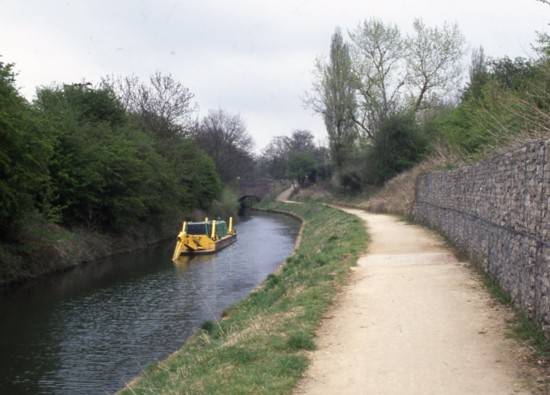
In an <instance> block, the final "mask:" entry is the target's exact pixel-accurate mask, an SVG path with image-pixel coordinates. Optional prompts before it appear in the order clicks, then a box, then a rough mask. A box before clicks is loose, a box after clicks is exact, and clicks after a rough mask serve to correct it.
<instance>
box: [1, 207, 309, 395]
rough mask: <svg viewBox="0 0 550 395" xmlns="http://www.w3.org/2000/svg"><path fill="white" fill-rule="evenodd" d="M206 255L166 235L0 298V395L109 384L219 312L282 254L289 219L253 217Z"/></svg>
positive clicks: (290, 238)
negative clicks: (186, 254)
mask: <svg viewBox="0 0 550 395" xmlns="http://www.w3.org/2000/svg"><path fill="white" fill-rule="evenodd" d="M238 231H239V235H238V240H237V242H236V243H235V244H233V245H231V246H229V247H227V248H226V249H224V250H222V251H220V252H219V253H218V254H216V255H211V256H200V257H194V258H184V259H182V260H180V261H179V262H178V263H177V264H176V265H174V264H172V263H171V261H170V259H171V255H172V248H173V242H172V241H170V242H166V243H162V244H159V245H157V246H155V247H152V248H150V249H148V250H145V251H140V252H137V253H132V254H125V255H120V256H117V257H114V258H111V259H108V260H106V261H104V262H100V263H97V264H90V265H84V266H81V267H79V268H77V269H75V270H73V271H70V272H68V273H64V274H60V275H55V276H51V277H48V278H47V279H45V280H43V281H40V282H39V283H35V284H31V285H29V286H27V287H24V288H20V289H18V290H17V291H16V292H12V293H9V294H6V295H3V296H1V297H0V317H1V321H0V322H1V324H0V371H1V372H2V374H1V375H0V394H18V393H33V394H35V393H44V394H46V393H47V394H51V393H56V394H76V393H78V394H82V393H89V394H98V393H110V392H114V391H116V390H117V389H119V388H120V387H122V386H123V385H124V383H126V382H127V381H128V380H130V379H131V378H132V377H134V376H135V375H136V374H138V373H139V372H140V371H141V370H142V369H143V368H144V367H145V366H147V365H148V364H150V363H151V362H153V361H155V360H158V359H161V358H163V357H165V356H167V355H168V354H169V353H171V352H173V351H175V350H176V349H178V348H179V347H180V346H181V345H182V344H183V342H184V341H185V339H186V338H187V337H188V336H189V335H190V334H192V333H193V331H194V330H195V329H196V328H197V327H198V326H200V324H201V323H202V322H203V321H205V320H207V319H217V318H219V316H220V314H221V312H222V311H223V310H224V309H225V308H227V307H228V306H229V305H231V304H233V303H235V302H236V301H238V300H239V299H242V298H243V297H244V296H245V295H247V294H248V293H249V292H250V291H251V290H252V289H253V288H254V287H255V286H257V285H258V284H259V283H260V282H261V281H263V279H264V278H265V277H266V276H267V275H268V274H269V273H271V272H272V271H274V270H275V268H276V267H277V265H278V264H279V263H281V262H282V261H283V260H284V259H285V258H286V257H287V256H288V255H289V254H290V252H291V250H292V246H293V244H294V239H295V237H296V235H297V232H298V224H297V223H296V222H295V221H294V220H293V219H290V218H287V217H283V216H276V215H266V214H261V215H256V216H253V217H250V218H248V219H246V220H243V221H242V222H241V223H240V224H239V226H238Z"/></svg>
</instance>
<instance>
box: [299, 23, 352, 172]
mask: <svg viewBox="0 0 550 395" xmlns="http://www.w3.org/2000/svg"><path fill="white" fill-rule="evenodd" d="M316 72H317V76H316V81H315V83H314V86H313V94H312V96H311V97H310V98H309V102H308V103H309V105H310V106H311V107H312V108H313V109H314V110H315V111H316V112H318V113H320V114H321V115H322V116H323V120H324V122H325V127H326V129H327V133H328V138H329V147H330V155H331V159H332V162H333V166H334V168H335V170H336V171H337V172H338V171H340V170H341V169H342V168H343V166H344V165H345V163H346V160H347V156H346V151H347V150H349V148H350V147H351V146H353V144H354V143H355V141H356V139H357V129H356V126H355V123H354V112H355V110H356V107H357V105H356V100H355V89H354V84H355V82H354V76H353V69H352V62H351V57H350V50H349V47H348V44H346V43H345V42H344V38H343V37H342V33H341V32H340V30H339V29H336V31H335V32H334V34H333V35H332V38H331V44H330V57H329V60H328V62H326V63H325V62H322V61H317V64H316Z"/></svg>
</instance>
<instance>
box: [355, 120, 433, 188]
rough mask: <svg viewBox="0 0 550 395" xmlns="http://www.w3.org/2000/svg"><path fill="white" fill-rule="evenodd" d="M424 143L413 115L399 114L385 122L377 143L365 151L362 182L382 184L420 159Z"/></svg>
mask: <svg viewBox="0 0 550 395" xmlns="http://www.w3.org/2000/svg"><path fill="white" fill-rule="evenodd" d="M427 146H428V144H427V141H426V139H425V138H424V136H423V135H422V132H421V130H420V128H419V126H418V124H417V122H416V119H415V116H414V114H413V113H401V114H396V115H393V116H392V117H390V118H388V119H387V120H386V121H385V122H384V123H383V124H382V127H381V128H380V131H379V133H378V136H377V139H376V140H375V141H374V143H373V144H372V145H371V146H369V147H368V149H367V157H366V164H367V169H366V181H367V182H368V183H369V184H382V183H384V182H385V181H386V180H388V179H390V178H391V177H393V176H395V175H396V174H398V173H400V172H402V171H403V170H406V169H408V168H410V167H412V166H413V165H414V164H415V163H417V162H418V161H419V160H420V159H422V157H423V155H424V153H425V152H426V149H427Z"/></svg>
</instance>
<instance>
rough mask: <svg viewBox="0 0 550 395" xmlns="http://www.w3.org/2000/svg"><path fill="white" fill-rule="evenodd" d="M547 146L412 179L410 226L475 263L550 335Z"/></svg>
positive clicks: (536, 143) (527, 147)
mask: <svg viewBox="0 0 550 395" xmlns="http://www.w3.org/2000/svg"><path fill="white" fill-rule="evenodd" d="M549 187H550V140H539V141H534V142H530V143H529V144H526V145H524V146H522V147H520V148H518V149H515V150H513V151H510V152H508V153H505V154H502V155H499V156H496V157H494V158H492V159H489V160H486V161H483V162H480V163H477V164H475V165H472V166H466V167H462V168H459V169H456V170H452V171H442V172H433V173H429V174H424V175H421V176H420V177H418V179H417V185H416V201H415V207H414V216H415V218H416V219H417V220H418V221H419V222H421V223H424V224H426V225H428V226H430V227H432V228H435V229H437V230H439V231H441V232H442V233H443V234H445V235H446V236H447V237H448V238H449V239H450V240H451V241H452V242H453V243H454V244H455V245H456V246H457V247H459V248H460V249H461V250H463V251H465V252H467V253H468V254H469V255H470V258H472V259H473V260H475V261H477V262H479V263H480V265H481V266H482V268H483V269H484V270H485V271H486V272H487V273H489V274H490V275H491V276H492V277H493V278H494V279H495V280H496V281H497V282H498V283H499V284H500V285H501V287H502V288H503V289H504V290H505V291H507V292H508V293H509V294H510V295H511V296H512V300H513V301H514V303H515V304H516V305H517V306H518V307H519V308H520V309H522V310H523V311H525V312H526V313H527V314H528V315H529V316H530V317H532V318H534V319H535V320H536V321H537V322H539V323H540V325H541V326H542V327H543V329H544V330H545V332H546V333H547V334H550V195H549V192H550V191H549V189H550V188H549Z"/></svg>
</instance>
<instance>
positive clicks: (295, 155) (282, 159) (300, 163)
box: [259, 130, 329, 183]
mask: <svg viewBox="0 0 550 395" xmlns="http://www.w3.org/2000/svg"><path fill="white" fill-rule="evenodd" d="M259 162H260V167H261V168H262V170H263V171H264V172H265V173H267V174H269V175H270V176H271V177H273V178H274V179H276V180H285V179H292V180H295V181H298V182H299V183H304V182H306V181H309V182H315V181H317V180H318V179H321V180H323V179H326V178H328V176H329V163H328V152H327V150H326V148H325V147H322V146H316V145H315V143H314V137H313V134H312V133H311V132H310V131H308V130H295V131H294V132H292V135H291V136H290V137H289V136H277V137H274V138H273V139H272V140H271V142H270V143H269V145H268V146H267V147H266V148H265V149H264V151H263V153H262V155H261V157H260V158H259Z"/></svg>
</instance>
